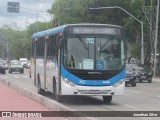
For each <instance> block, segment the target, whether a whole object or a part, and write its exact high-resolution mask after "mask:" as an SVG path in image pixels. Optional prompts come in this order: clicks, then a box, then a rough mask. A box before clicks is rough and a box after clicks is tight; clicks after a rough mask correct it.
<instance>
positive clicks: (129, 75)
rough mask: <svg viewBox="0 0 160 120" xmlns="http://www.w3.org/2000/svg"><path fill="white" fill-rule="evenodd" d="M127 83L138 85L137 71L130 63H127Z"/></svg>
mask: <svg viewBox="0 0 160 120" xmlns="http://www.w3.org/2000/svg"><path fill="white" fill-rule="evenodd" d="M127 84H131V85H132V86H133V87H135V86H136V76H135V71H134V70H133V69H132V68H131V66H130V64H126V76H125V86H127Z"/></svg>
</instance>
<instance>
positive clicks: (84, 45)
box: [76, 35, 88, 50]
mask: <svg viewBox="0 0 160 120" xmlns="http://www.w3.org/2000/svg"><path fill="white" fill-rule="evenodd" d="M76 37H77V38H78V39H79V41H80V42H81V43H82V45H83V47H84V48H85V49H86V50H88V47H87V45H86V44H85V42H84V41H83V40H82V38H81V37H80V36H78V35H77V36H76Z"/></svg>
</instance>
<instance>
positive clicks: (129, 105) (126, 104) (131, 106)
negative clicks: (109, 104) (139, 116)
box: [122, 104, 134, 108]
mask: <svg viewBox="0 0 160 120" xmlns="http://www.w3.org/2000/svg"><path fill="white" fill-rule="evenodd" d="M122 105H123V106H126V107H130V108H133V107H134V106H131V105H127V104H122Z"/></svg>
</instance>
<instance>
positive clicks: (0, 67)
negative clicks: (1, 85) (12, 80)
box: [0, 61, 6, 74]
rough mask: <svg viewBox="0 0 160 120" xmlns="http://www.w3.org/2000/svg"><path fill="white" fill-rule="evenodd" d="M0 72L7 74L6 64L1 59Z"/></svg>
mask: <svg viewBox="0 0 160 120" xmlns="http://www.w3.org/2000/svg"><path fill="white" fill-rule="evenodd" d="M0 73H2V74H6V70H5V65H4V63H3V62H2V61H0Z"/></svg>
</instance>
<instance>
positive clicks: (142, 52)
mask: <svg viewBox="0 0 160 120" xmlns="http://www.w3.org/2000/svg"><path fill="white" fill-rule="evenodd" d="M114 8H117V9H121V10H122V11H124V12H125V13H127V14H128V15H129V16H131V17H132V18H134V19H135V20H136V21H138V22H139V23H140V24H141V64H144V40H143V21H140V20H139V19H137V18H136V17H135V16H133V15H132V14H131V13H129V12H128V11H126V10H125V9H123V8H122V7H118V6H112V7H97V8H89V9H91V10H99V9H114Z"/></svg>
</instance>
